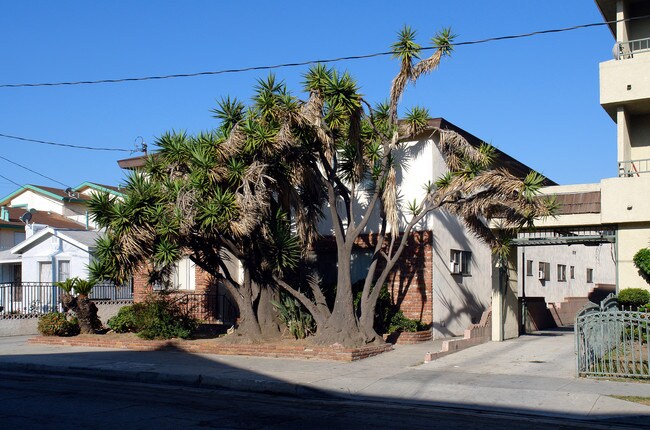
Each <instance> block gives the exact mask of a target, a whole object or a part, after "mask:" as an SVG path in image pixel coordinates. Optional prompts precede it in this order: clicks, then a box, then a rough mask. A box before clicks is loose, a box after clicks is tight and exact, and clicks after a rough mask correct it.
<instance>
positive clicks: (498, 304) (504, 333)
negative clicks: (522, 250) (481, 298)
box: [492, 249, 519, 342]
mask: <svg viewBox="0 0 650 430" xmlns="http://www.w3.org/2000/svg"><path fill="white" fill-rule="evenodd" d="M492 268H493V269H492V340H493V341H497V342H501V341H503V340H506V339H512V338H515V337H518V336H519V321H518V318H517V314H518V306H519V300H518V299H517V251H516V249H512V250H511V251H510V255H509V256H508V259H507V260H505V261H500V260H499V259H498V258H497V257H493V264H492Z"/></svg>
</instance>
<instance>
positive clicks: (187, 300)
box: [174, 292, 239, 324]
mask: <svg viewBox="0 0 650 430" xmlns="http://www.w3.org/2000/svg"><path fill="white" fill-rule="evenodd" d="M174 302H175V303H177V304H178V306H179V307H180V309H181V310H182V311H183V312H185V313H186V314H188V315H191V316H192V317H194V318H196V319H198V320H201V321H205V322H219V323H222V324H226V323H227V324H233V323H234V322H235V320H236V319H237V317H238V315H239V312H238V310H237V306H235V305H234V304H233V303H232V301H231V300H230V298H229V297H228V296H227V295H225V294H218V293H209V292H206V293H187V294H182V295H179V296H178V297H176V298H175V299H174Z"/></svg>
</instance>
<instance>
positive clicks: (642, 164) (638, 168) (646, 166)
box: [618, 158, 650, 178]
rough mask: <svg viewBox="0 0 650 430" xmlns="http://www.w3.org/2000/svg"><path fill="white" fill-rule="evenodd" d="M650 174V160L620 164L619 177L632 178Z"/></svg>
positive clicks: (621, 162)
mask: <svg viewBox="0 0 650 430" xmlns="http://www.w3.org/2000/svg"><path fill="white" fill-rule="evenodd" d="M647 173H650V158H644V159H640V160H626V161H619V163H618V176H619V177H620V178H630V177H635V176H641V175H643V174H647Z"/></svg>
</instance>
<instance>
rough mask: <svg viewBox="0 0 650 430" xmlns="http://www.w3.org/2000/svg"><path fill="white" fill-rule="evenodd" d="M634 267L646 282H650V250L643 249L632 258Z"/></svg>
mask: <svg viewBox="0 0 650 430" xmlns="http://www.w3.org/2000/svg"><path fill="white" fill-rule="evenodd" d="M632 261H634V265H635V266H636V268H637V269H639V271H640V272H641V274H642V275H643V277H644V278H645V280H646V281H648V282H650V248H642V249H640V250H639V251H637V253H636V254H634V257H632Z"/></svg>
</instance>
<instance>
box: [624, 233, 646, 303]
mask: <svg viewBox="0 0 650 430" xmlns="http://www.w3.org/2000/svg"><path fill="white" fill-rule="evenodd" d="M648 247H650V221H646V222H645V223H638V224H625V225H622V226H619V229H618V261H619V267H618V288H619V290H620V289H623V288H645V289H646V290H650V284H648V282H646V281H645V279H643V278H642V277H641V275H639V270H638V269H637V268H636V267H635V266H634V262H633V261H632V257H633V256H634V254H636V253H637V251H638V250H639V249H641V248H648Z"/></svg>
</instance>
